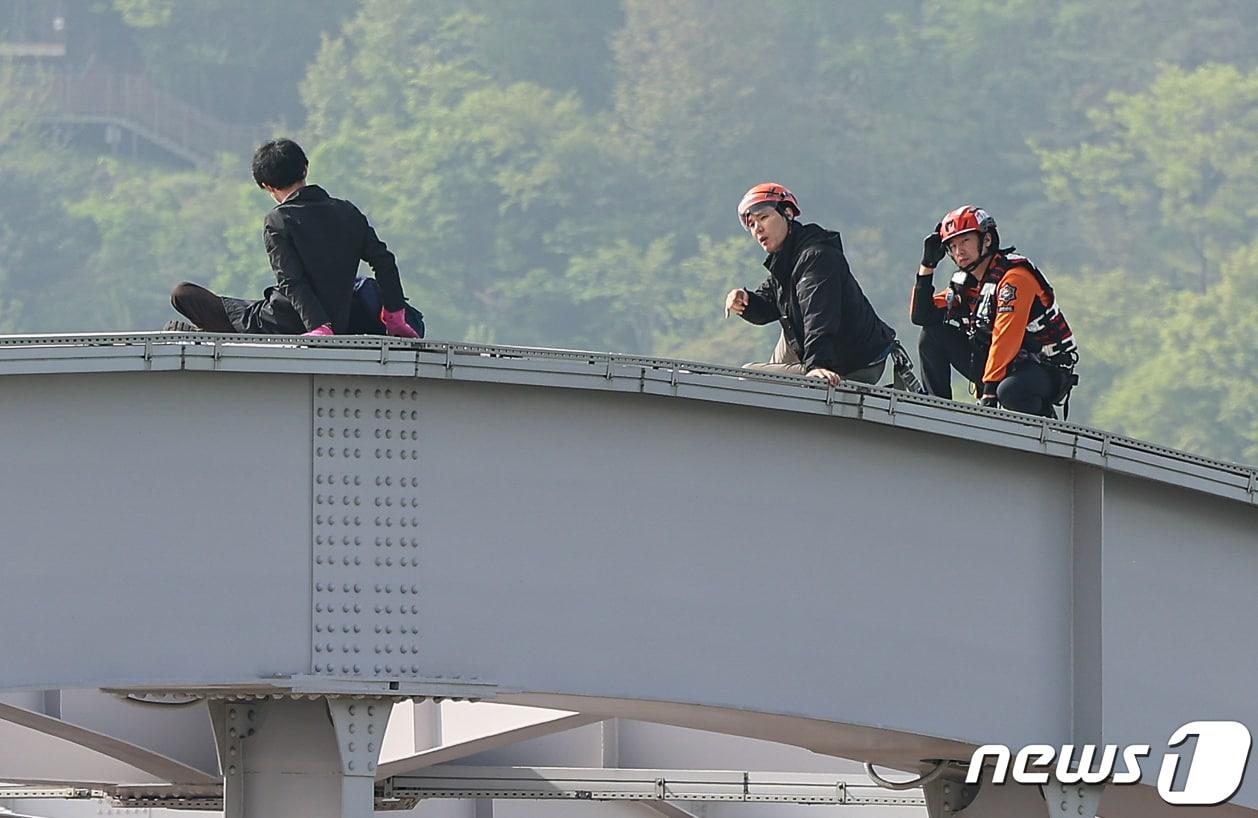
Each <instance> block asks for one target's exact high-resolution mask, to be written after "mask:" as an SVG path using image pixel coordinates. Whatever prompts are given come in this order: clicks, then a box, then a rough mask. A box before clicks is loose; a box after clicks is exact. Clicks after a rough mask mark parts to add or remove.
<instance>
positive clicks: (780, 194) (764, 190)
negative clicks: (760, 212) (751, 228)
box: [738, 182, 800, 228]
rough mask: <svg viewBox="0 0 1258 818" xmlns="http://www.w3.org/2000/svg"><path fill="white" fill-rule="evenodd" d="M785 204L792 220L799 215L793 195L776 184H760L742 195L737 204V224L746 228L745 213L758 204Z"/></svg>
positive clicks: (797, 203)
mask: <svg viewBox="0 0 1258 818" xmlns="http://www.w3.org/2000/svg"><path fill="white" fill-rule="evenodd" d="M766 203H767V204H774V205H781V204H785V205H786V206H787V207H789V208H790V209H791V211H792V214H791V215H792V218H793V217H795V216H798V215H799V212H800V211H799V202H798V201H797V200H796V199H795V194H794V193H791V192H790V191H789V190H787V189H786V188H785V187H783V186H782V185H779V184H778V183H777V182H761V183H760V184H758V185H756V186H755V187H753V188H752V189H751V190H749V191H747V192H746V193H744V194H743V200H742V201H741V202H739V203H738V223H739V224H741V225H742V226H743V227H744V228H745V227H747V213H748V212H749V211H750V210H751V209H752V208H753V207H755V206H756V205H758V204H766Z"/></svg>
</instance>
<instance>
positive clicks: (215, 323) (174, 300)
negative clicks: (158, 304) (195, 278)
mask: <svg viewBox="0 0 1258 818" xmlns="http://www.w3.org/2000/svg"><path fill="white" fill-rule="evenodd" d="M170 305H171V306H172V307H174V308H175V310H176V311H177V312H179V314H180V315H182V316H183V317H185V318H187V319H188V320H189V321H191V322H192V323H194V324H196V325H197V326H198V327H200V328H201V329H203V330H205V331H206V332H240V329H239V328H238V327H236V326H233V325H232V322H231V319H230V318H228V317H227V310H225V309H223V299H222V298H221V297H219V296H217V295H215V294H214V293H212V292H210V291H209V290H207V289H205V288H204V287H202V286H200V285H198V284H191V283H189V282H187V281H184V282H181V283H179V284H177V285H175V289H173V290H171V293H170Z"/></svg>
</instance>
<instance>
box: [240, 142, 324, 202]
mask: <svg viewBox="0 0 1258 818" xmlns="http://www.w3.org/2000/svg"><path fill="white" fill-rule="evenodd" d="M309 165H310V161H309V160H308V159H306V152H305V151H303V150H302V149H301V145H298V144H297V143H296V142H294V141H293V140H291V139H272V140H271V141H270V142H264V143H262V144H261V145H259V146H258V149H257V150H256V151H254V152H253V181H255V182H257V183H258V187H262V186H263V185H269V186H270V187H273V188H276V189H277V190H283V189H284V188H286V187H292V186H293V185H295V184H297V183H298V182H300V181H302V180H303V179H305V178H306V168H307V167H308V166H309Z"/></svg>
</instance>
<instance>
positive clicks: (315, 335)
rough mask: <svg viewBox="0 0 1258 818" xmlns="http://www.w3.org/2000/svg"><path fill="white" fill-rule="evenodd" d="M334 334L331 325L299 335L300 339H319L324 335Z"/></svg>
mask: <svg viewBox="0 0 1258 818" xmlns="http://www.w3.org/2000/svg"><path fill="white" fill-rule="evenodd" d="M335 334H336V333H335V332H333V331H332V325H331V324H324V325H323V326H320V327H315V328H314V329H312V330H310V332H303V333H302V334H301V337H302V338H321V337H323V336H325V335H335Z"/></svg>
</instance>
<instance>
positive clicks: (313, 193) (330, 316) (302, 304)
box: [168, 139, 419, 338]
mask: <svg viewBox="0 0 1258 818" xmlns="http://www.w3.org/2000/svg"><path fill="white" fill-rule="evenodd" d="M307 167H308V162H307V159H306V154H305V152H304V151H302V149H301V147H300V146H299V145H298V144H297V143H296V142H293V141H292V140H291V139H275V140H272V141H270V142H267V143H265V144H263V145H262V146H261V147H259V148H258V150H257V151H256V152H255V153H254V157H253V178H254V181H256V182H257V184H258V187H260V188H262V189H263V190H265V191H266V192H267V193H268V194H270V196H271V198H273V199H274V200H275V202H276V206H275V208H274V209H273V210H271V212H270V213H268V214H267V215H266V219H265V220H264V222H263V228H262V239H263V243H264V244H265V245H266V253H267V256H268V258H270V261H271V268H272V270H274V272H275V281H276V284H275V286H274V287H267V288H266V291H265V292H264V293H263V296H262V298H261V299H260V300H257V301H247V300H245V299H241V298H229V297H225V296H218V295H216V294H214V293H212V292H210V291H209V290H207V289H205V288H204V287H201V286H199V285H197V284H191V283H189V282H186V281H185V282H182V283H181V284H179V285H177V286H176V287H175V289H174V291H173V292H172V293H171V296H170V301H171V304H172V305H173V306H174V308H175V309H176V310H178V311H179V312H180V313H182V314H183V315H184V316H186V317H187V318H188V320H190V321H191V322H192V323H193V324H194V325H195V327H196V328H198V329H202V330H207V331H209V332H242V333H253V334H278V335H334V334H336V333H344V332H347V331H348V330H349V326H348V324H349V317H350V301H351V298H352V296H353V291H354V280H355V278H356V277H357V273H358V262H359V261H360V260H361V261H366V262H367V264H368V265H370V267H371V269H372V272H374V273H375V279H376V283H377V285H379V288H380V295H381V300H382V301H383V308H382V309H381V311H380V322H381V323H382V324H383V325H384V328H385V331H386V332H388V334H389V335H396V336H400V337H403V338H417V337H419V336H418V333H417V332H416V331H415V330H414V329H413V328H412V327H411V326H410V325H409V324H407V322H406V317H405V316H406V311H405V307H406V301H405V298H404V296H403V294H402V282H401V279H400V277H399V276H398V269H397V262H396V261H395V260H394V258H393V253H391V252H390V251H389V248H388V247H386V246H385V244H384V242H382V241H381V240H380V238H379V237H378V236H377V235H376V231H375V229H374V228H373V227H372V226H371V224H370V222H368V221H367V217H366V216H364V215H363V214H362V211H360V210H359V209H358V208H357V207H355V206H354V205H353V203H352V202H347V201H345V200H344V199H334V198H332V197H331V196H329V195H328V194H327V192H326V191H325V190H324V189H323V188H321V187H319V186H317V185H308V184H306V170H307ZM168 328H170V329H182V327H172V326H170V325H168Z"/></svg>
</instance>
